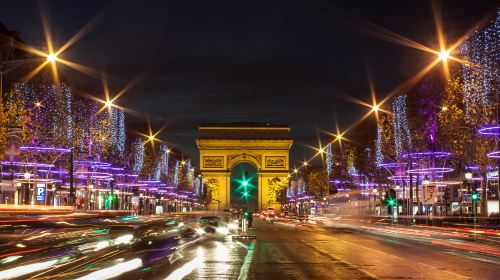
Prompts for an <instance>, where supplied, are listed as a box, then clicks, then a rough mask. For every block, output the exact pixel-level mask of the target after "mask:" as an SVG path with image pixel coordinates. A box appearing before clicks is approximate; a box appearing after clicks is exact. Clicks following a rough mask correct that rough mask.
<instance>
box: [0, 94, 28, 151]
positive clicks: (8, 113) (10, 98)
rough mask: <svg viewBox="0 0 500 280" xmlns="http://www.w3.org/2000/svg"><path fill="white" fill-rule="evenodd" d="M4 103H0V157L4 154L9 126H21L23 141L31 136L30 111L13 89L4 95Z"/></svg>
mask: <svg viewBox="0 0 500 280" xmlns="http://www.w3.org/2000/svg"><path fill="white" fill-rule="evenodd" d="M4 100H5V104H0V158H3V157H4V155H5V149H6V147H7V132H8V128H9V127H21V128H22V135H23V139H22V141H23V142H26V141H28V140H29V139H31V138H32V135H33V130H32V128H31V127H30V123H31V112H30V111H29V110H27V109H26V108H25V102H24V100H23V99H22V98H21V96H19V95H17V94H15V92H14V91H10V92H8V93H7V94H6V95H5V96H4Z"/></svg>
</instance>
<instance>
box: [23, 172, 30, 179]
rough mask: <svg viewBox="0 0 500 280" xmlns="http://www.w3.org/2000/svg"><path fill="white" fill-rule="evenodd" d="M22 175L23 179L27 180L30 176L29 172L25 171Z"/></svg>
mask: <svg viewBox="0 0 500 280" xmlns="http://www.w3.org/2000/svg"><path fill="white" fill-rule="evenodd" d="M23 176H24V179H26V180H29V179H30V177H31V174H30V173H29V172H25V173H24V174H23Z"/></svg>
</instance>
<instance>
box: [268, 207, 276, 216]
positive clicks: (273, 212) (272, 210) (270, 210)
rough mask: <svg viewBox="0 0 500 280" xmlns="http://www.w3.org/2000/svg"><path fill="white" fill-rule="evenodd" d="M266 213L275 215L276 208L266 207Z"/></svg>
mask: <svg viewBox="0 0 500 280" xmlns="http://www.w3.org/2000/svg"><path fill="white" fill-rule="evenodd" d="M266 212H267V214H273V215H276V210H275V209H274V207H267V211H266Z"/></svg>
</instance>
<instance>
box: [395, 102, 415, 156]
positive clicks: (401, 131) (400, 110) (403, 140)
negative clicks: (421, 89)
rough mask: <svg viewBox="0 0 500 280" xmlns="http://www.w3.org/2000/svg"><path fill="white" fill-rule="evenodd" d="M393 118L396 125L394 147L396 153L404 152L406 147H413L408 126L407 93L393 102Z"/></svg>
mask: <svg viewBox="0 0 500 280" xmlns="http://www.w3.org/2000/svg"><path fill="white" fill-rule="evenodd" d="M392 111H393V115H392V120H393V127H394V149H395V152H396V155H397V156H399V155H401V153H403V151H404V149H405V148H407V149H410V150H411V147H412V138H411V133H410V128H409V126H408V115H407V110H406V95H400V96H397V97H395V98H394V101H393V103H392Z"/></svg>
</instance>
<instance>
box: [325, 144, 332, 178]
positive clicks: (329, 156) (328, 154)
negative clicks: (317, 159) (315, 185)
mask: <svg viewBox="0 0 500 280" xmlns="http://www.w3.org/2000/svg"><path fill="white" fill-rule="evenodd" d="M332 150H333V149H332V143H329V144H328V145H326V172H327V173H328V177H330V176H332V173H333V151H332Z"/></svg>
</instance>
